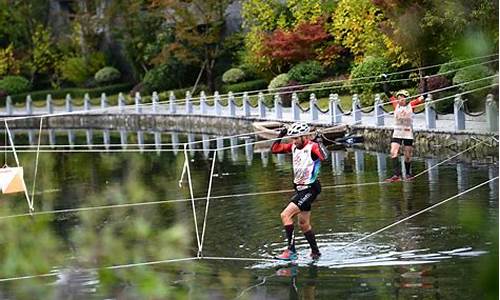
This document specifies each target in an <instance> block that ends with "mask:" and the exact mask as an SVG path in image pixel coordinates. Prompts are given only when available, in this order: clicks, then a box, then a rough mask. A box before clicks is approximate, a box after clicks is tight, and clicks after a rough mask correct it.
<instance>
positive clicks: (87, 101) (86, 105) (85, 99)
mask: <svg viewBox="0 0 500 300" xmlns="http://www.w3.org/2000/svg"><path fill="white" fill-rule="evenodd" d="M91 107H92V106H91V105H90V97H89V94H88V93H85V96H83V109H84V110H90V109H91Z"/></svg>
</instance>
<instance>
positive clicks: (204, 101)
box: [200, 91, 208, 115]
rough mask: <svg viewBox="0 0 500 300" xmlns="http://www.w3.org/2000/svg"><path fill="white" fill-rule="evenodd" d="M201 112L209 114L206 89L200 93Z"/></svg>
mask: <svg viewBox="0 0 500 300" xmlns="http://www.w3.org/2000/svg"><path fill="white" fill-rule="evenodd" d="M200 113H201V114H202V115H208V107H207V96H206V95H205V92H204V91H201V93H200Z"/></svg>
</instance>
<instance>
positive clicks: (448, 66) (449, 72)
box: [438, 60, 468, 80]
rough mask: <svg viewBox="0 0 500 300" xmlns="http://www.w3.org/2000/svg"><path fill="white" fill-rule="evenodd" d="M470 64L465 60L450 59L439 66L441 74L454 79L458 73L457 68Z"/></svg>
mask: <svg viewBox="0 0 500 300" xmlns="http://www.w3.org/2000/svg"><path fill="white" fill-rule="evenodd" d="M467 65H468V64H467V63H466V62H465V63H464V62H458V61H453V60H452V61H449V62H447V63H445V64H443V65H441V67H440V68H439V71H438V72H439V74H442V75H443V76H445V77H446V78H448V79H449V80H452V79H453V77H455V74H456V73H457V69H460V68H462V67H465V66H467Z"/></svg>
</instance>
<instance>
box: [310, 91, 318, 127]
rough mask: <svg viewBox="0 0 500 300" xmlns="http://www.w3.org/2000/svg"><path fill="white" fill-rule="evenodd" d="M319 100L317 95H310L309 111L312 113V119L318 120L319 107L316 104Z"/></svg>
mask: <svg viewBox="0 0 500 300" xmlns="http://www.w3.org/2000/svg"><path fill="white" fill-rule="evenodd" d="M317 103H318V100H316V95H315V94H314V93H311V94H310V95H309V113H310V114H311V121H318V108H317V107H316V104H317Z"/></svg>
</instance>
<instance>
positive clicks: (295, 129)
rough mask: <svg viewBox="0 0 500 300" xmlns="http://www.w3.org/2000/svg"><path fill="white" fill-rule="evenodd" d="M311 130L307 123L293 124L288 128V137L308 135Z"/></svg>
mask: <svg viewBox="0 0 500 300" xmlns="http://www.w3.org/2000/svg"><path fill="white" fill-rule="evenodd" d="M310 130H311V128H310V127H309V125H307V123H303V122H297V123H293V124H292V126H290V128H288V132H287V135H289V136H291V135H300V134H307V133H309V131H310Z"/></svg>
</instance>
